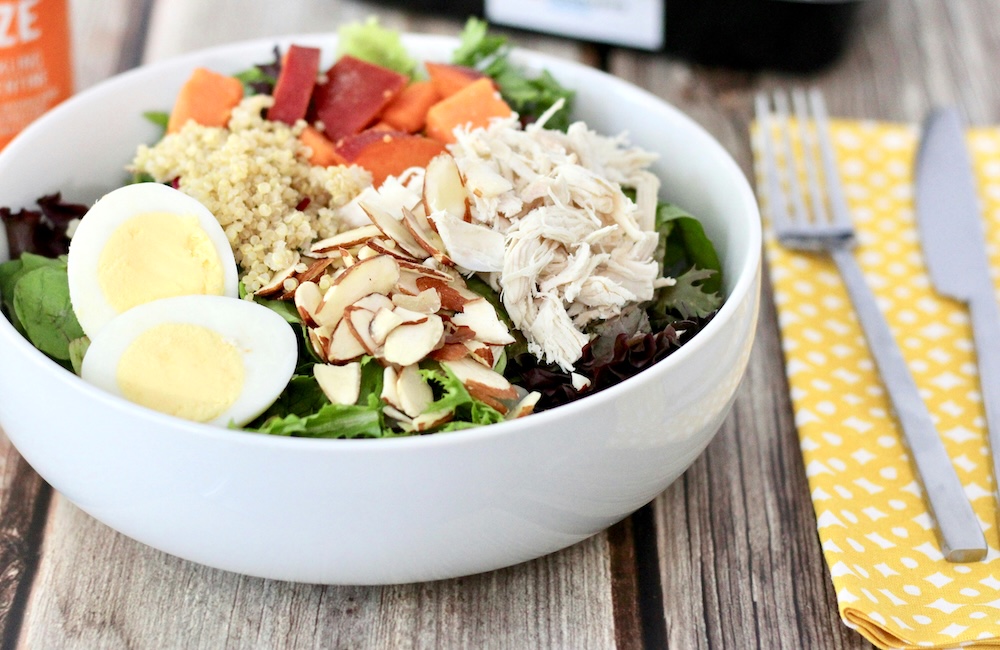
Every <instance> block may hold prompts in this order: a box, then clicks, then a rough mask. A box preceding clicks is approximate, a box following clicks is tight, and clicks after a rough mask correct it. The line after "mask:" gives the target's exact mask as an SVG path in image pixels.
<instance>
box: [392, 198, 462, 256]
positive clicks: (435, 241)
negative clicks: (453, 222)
mask: <svg viewBox="0 0 1000 650" xmlns="http://www.w3.org/2000/svg"><path fill="white" fill-rule="evenodd" d="M403 225H404V226H406V229H407V230H408V231H409V232H410V234H411V235H413V239H414V240H415V241H416V242H417V243H418V244H420V247H421V248H423V249H424V250H425V251H427V254H428V255H430V256H431V257H433V258H434V259H436V260H437V261H438V262H440V263H441V264H444V265H445V266H455V263H454V262H452V261H451V258H450V257H448V255H447V254H446V253H445V251H444V242H443V241H441V238H440V237H438V234H437V233H436V232H434V231H433V230H432V229H431V228H430V227H429V226H424V225H422V224H421V223H420V222H419V220H418V219H417V217H416V215H414V214H413V213H412V212H411V211H409V210H407V209H406V208H403Z"/></svg>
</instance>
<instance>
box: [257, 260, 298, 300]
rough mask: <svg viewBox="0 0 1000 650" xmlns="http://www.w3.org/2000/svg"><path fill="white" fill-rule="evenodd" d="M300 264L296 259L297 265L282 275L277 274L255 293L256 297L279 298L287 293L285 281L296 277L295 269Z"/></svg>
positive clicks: (282, 272)
mask: <svg viewBox="0 0 1000 650" xmlns="http://www.w3.org/2000/svg"><path fill="white" fill-rule="evenodd" d="M298 263H299V262H298V260H297V259H296V261H295V264H292V265H291V266H289V267H288V268H287V269H285V270H284V271H281V272H280V273H275V274H274V277H272V278H271V281H270V282H268V283H267V284H265V285H264V286H263V287H261V288H260V289H257V290H256V291H254V295H255V296H260V297H261V298H277V297H278V296H279V295H281V294H283V293H285V280H290V279H292V278H294V277H295V267H296V265H297V264H298Z"/></svg>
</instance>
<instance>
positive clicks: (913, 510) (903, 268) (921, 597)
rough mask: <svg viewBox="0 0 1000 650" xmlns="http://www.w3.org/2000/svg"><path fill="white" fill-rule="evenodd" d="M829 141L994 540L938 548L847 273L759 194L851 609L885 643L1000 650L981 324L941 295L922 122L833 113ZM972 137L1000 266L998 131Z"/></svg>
mask: <svg viewBox="0 0 1000 650" xmlns="http://www.w3.org/2000/svg"><path fill="white" fill-rule="evenodd" d="M831 135H832V138H833V141H834V147H835V150H836V154H837V158H838V166H839V169H840V172H841V175H842V179H843V182H844V185H845V188H844V189H845V193H846V195H847V200H848V203H849V205H850V207H851V210H852V214H853V217H854V223H855V227H856V228H857V231H858V247H857V248H856V250H855V254H856V256H857V259H858V262H859V263H860V265H861V267H862V269H863V271H864V273H865V276H866V278H867V280H868V282H869V284H870V286H871V287H872V289H873V291H874V292H875V295H876V297H877V299H878V302H879V304H880V306H881V307H882V310H883V312H884V313H885V315H886V318H887V320H888V321H889V324H890V327H891V329H892V331H893V333H894V334H895V337H896V340H897V341H898V343H899V345H900V347H901V348H902V351H903V354H904V356H905V357H906V360H907V362H908V364H909V366H910V368H911V370H912V372H913V374H914V377H915V379H916V381H917V384H918V385H919V386H920V389H921V394H922V396H923V398H924V400H925V402H926V403H927V406H928V408H929V410H930V411H931V414H932V415H933V417H934V419H935V422H936V424H937V426H938V429H939V431H940V432H941V435H942V437H943V440H944V443H945V446H946V447H947V448H948V451H949V453H950V455H951V459H952V461H953V462H954V465H955V468H956V470H957V472H958V475H959V478H960V479H961V481H962V483H963V484H964V486H965V492H966V494H967V495H968V497H969V499H970V500H971V502H972V505H973V508H974V509H975V512H976V515H977V516H978V518H979V520H980V522H981V523H982V526H983V530H984V531H985V534H986V540H987V543H988V544H989V547H990V548H989V553H988V555H987V557H986V559H985V560H984V561H983V562H977V563H972V564H951V563H948V562H945V561H944V559H943V558H942V556H941V553H940V550H939V546H938V541H937V538H936V536H935V533H934V530H933V528H932V524H931V519H930V516H929V515H928V513H927V509H926V507H925V505H924V502H923V500H922V498H921V491H920V487H919V484H918V482H917V480H916V478H915V474H914V472H913V470H912V469H911V466H910V464H909V460H908V457H907V453H906V447H905V442H904V441H903V438H902V434H901V432H900V431H899V429H898V427H897V425H896V422H895V420H894V418H893V414H892V409H891V405H890V402H889V400H888V397H887V396H886V395H885V394H884V392H883V389H882V386H881V382H880V379H879V376H878V372H877V370H876V368H875V365H874V362H873V360H872V358H871V356H870V354H869V352H868V348H867V346H866V343H865V339H864V335H863V333H862V331H861V329H860V326H859V325H858V323H857V321H856V319H855V316H854V312H853V310H852V307H851V304H850V299H849V298H848V296H847V293H846V291H845V289H844V287H843V285H842V283H841V280H840V276H839V275H838V273H837V270H836V268H835V266H834V265H833V263H832V262H831V261H830V260H829V259H828V258H827V257H826V256H824V255H822V254H811V253H802V252H792V251H787V250H785V249H783V248H781V247H780V246H779V245H778V244H777V242H776V241H775V239H774V237H773V234H772V233H770V232H769V230H768V228H767V227H766V221H767V217H766V215H767V202H766V196H764V197H762V198H763V199H764V200H763V201H762V203H763V205H762V208H763V212H764V214H765V248H766V253H767V256H768V261H769V265H770V271H771V277H772V281H773V285H774V291H775V302H776V304H777V308H778V320H779V326H780V328H781V335H782V346H783V349H784V354H785V363H786V372H787V375H788V380H789V385H790V388H791V397H792V404H793V408H794V412H795V422H796V426H797V428H798V433H799V439H800V443H801V449H802V458H803V462H804V463H805V468H806V475H807V476H808V479H809V487H810V490H811V494H812V501H813V506H814V508H815V511H816V523H817V528H818V531H819V538H820V542H821V543H822V547H823V553H824V556H825V558H826V562H827V566H828V568H829V570H830V576H831V578H832V580H833V585H834V589H835V591H836V593H837V603H838V606H839V609H840V616H841V618H842V619H843V621H844V623H845V624H847V625H848V626H849V627H852V628H854V629H856V630H858V631H859V632H860V633H861V634H863V635H864V636H865V637H866V638H868V639H869V640H870V641H871V642H872V643H874V644H875V645H877V646H878V647H880V648H951V647H1000V539H998V535H997V506H996V504H995V503H994V500H993V497H992V492H993V479H992V472H991V469H990V464H989V455H988V443H987V438H986V426H985V416H984V413H983V406H982V403H981V399H980V388H979V382H978V374H977V369H976V358H975V350H974V348H973V344H972V331H971V329H970V326H969V318H968V312H967V311H966V309H965V306H964V305H962V304H961V303H957V302H954V301H950V300H948V299H945V298H942V297H940V296H938V295H937V294H936V293H935V292H934V290H933V287H932V286H931V285H930V280H929V278H928V276H927V271H926V268H925V266H924V260H923V256H922V252H921V248H920V242H919V240H918V234H917V228H916V223H915V221H914V206H913V185H912V183H913V163H914V156H915V152H916V147H917V140H918V129H917V127H916V126H913V125H896V124H886V123H873V122H848V121H834V122H833V123H832V125H831ZM968 141H969V145H970V147H971V152H972V155H973V158H974V161H975V167H976V171H977V176H978V181H979V189H980V193H981V198H982V201H983V207H984V219H985V220H986V222H987V228H988V240H989V242H990V244H991V249H990V257H991V260H992V263H993V267H994V269H998V270H1000V129H977V130H972V131H970V132H969V133H968ZM758 187H762V185H761V184H760V182H758ZM761 194H762V195H764V194H765V193H764V192H761ZM993 390H997V387H993Z"/></svg>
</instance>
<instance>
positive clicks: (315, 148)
mask: <svg viewBox="0 0 1000 650" xmlns="http://www.w3.org/2000/svg"><path fill="white" fill-rule="evenodd" d="M299 140H300V141H301V142H302V144H304V145H306V146H307V147H309V148H310V149H312V155H311V156H309V162H310V163H311V164H313V165H319V166H321V167H329V166H331V165H346V164H347V161H346V160H344V157H343V156H341V155H340V154H339V153H337V146H336V145H335V144H333V142H331V141H330V139H329V138H327V137H326V136H325V135H323V134H322V133H320V132H319V131H318V130H317V129H315V128H313V127H311V126H307V127H306V128H305V130H303V131H302V133H301V134H300V135H299Z"/></svg>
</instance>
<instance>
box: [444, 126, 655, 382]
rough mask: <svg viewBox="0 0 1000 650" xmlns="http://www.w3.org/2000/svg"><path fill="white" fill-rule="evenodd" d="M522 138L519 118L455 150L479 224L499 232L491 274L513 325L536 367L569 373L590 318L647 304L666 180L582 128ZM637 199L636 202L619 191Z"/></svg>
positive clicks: (461, 139)
mask: <svg viewBox="0 0 1000 650" xmlns="http://www.w3.org/2000/svg"><path fill="white" fill-rule="evenodd" d="M544 120H545V116H543V118H542V119H541V120H539V121H538V122H536V123H534V124H532V125H530V126H528V127H527V128H524V129H522V128H521V127H520V125H519V123H518V121H517V117H516V116H512V117H511V118H509V119H506V120H496V121H494V122H493V123H492V124H491V125H490V126H489V127H487V128H485V129H475V130H471V131H463V130H457V131H456V136H457V142H456V143H455V144H453V145H451V146H450V147H449V149H450V151H451V153H452V154H453V155H454V156H455V160H456V162H457V163H458V166H459V169H460V170H461V171H462V175H463V177H464V178H465V182H466V189H467V190H468V192H469V194H470V196H471V197H472V199H473V205H472V217H473V221H474V222H480V223H483V224H486V225H489V226H490V227H492V228H493V229H495V230H498V231H500V232H502V233H503V234H504V238H505V251H504V268H503V270H502V271H500V272H498V273H493V274H491V278H490V279H491V282H492V283H493V285H494V287H495V288H499V289H500V291H501V298H502V300H503V304H504V307H505V308H506V309H507V312H508V313H509V314H510V317H511V320H512V321H513V322H514V324H515V325H516V326H517V327H518V329H520V330H521V331H522V332H523V333H524V334H525V336H526V338H527V339H528V344H529V350H530V351H531V352H532V353H533V354H535V355H536V356H538V357H539V358H541V359H543V360H545V361H547V362H551V363H556V364H558V365H559V366H560V367H561V368H563V369H564V370H572V369H573V364H574V363H575V362H576V361H577V360H578V359H579V358H580V356H581V355H582V353H583V348H584V346H585V345H586V344H587V343H588V341H589V337H588V336H587V334H586V333H585V332H584V330H585V328H586V327H587V325H588V324H590V323H591V322H593V321H595V320H600V319H607V318H611V317H613V316H616V315H618V314H620V313H621V311H622V309H623V308H624V307H625V306H626V305H628V304H630V303H634V302H639V301H644V300H649V299H651V298H652V297H653V291H654V289H655V288H656V287H658V286H663V285H664V284H667V283H669V281H666V280H664V279H663V278H661V277H660V276H659V269H658V267H657V263H656V261H655V260H654V259H653V252H654V251H655V249H656V245H657V241H658V235H657V233H656V232H655V230H654V222H655V216H656V200H657V192H658V190H659V180H658V179H657V178H656V176H655V175H653V174H652V173H651V172H649V171H648V169H647V168H648V166H649V165H650V163H652V161H653V160H654V159H655V154H652V153H649V152H646V151H643V150H641V149H638V148H630V147H627V146H626V143H625V140H624V138H623V137H616V138H612V137H606V136H602V135H599V134H597V133H595V132H594V131H591V130H589V129H588V128H587V126H586V125H585V124H583V123H582V122H577V123H575V124H573V125H572V126H570V128H569V129H568V131H567V132H566V133H562V132H559V131H553V130H548V129H545V128H544ZM623 186H626V187H631V188H635V190H636V201H635V202H634V203H633V202H632V201H631V200H629V198H628V197H627V196H625V194H624V193H623V192H622V187H623Z"/></svg>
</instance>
